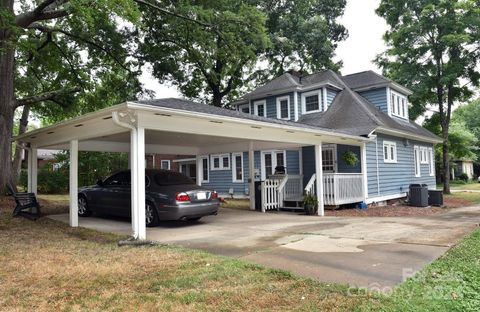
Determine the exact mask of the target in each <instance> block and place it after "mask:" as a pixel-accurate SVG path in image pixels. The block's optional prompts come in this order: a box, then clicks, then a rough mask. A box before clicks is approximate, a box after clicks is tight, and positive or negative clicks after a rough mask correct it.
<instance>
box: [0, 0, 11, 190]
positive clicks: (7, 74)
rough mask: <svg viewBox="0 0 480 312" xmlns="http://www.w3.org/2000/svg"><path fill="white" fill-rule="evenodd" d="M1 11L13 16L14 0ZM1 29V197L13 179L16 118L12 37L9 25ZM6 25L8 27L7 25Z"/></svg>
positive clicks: (5, 2) (2, 5)
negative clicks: (14, 125) (12, 142)
mask: <svg viewBox="0 0 480 312" xmlns="http://www.w3.org/2000/svg"><path fill="white" fill-rule="evenodd" d="M0 9H1V10H6V11H8V12H10V13H12V14H13V0H2V2H1V5H0ZM2 24H3V26H2V28H0V77H1V79H0V195H3V194H4V192H5V185H6V183H7V181H10V179H11V178H12V158H11V150H12V144H11V142H10V139H11V137H12V131H13V116H14V111H15V109H14V106H13V102H14V96H15V95H14V89H13V81H14V61H15V58H14V57H15V51H14V49H13V48H12V45H13V43H12V42H11V39H12V35H11V32H10V29H9V28H8V27H9V25H8V23H2ZM5 24H6V25H5Z"/></svg>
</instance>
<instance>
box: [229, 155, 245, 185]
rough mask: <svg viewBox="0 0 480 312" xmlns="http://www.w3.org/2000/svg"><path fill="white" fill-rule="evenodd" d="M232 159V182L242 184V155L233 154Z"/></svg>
mask: <svg viewBox="0 0 480 312" xmlns="http://www.w3.org/2000/svg"><path fill="white" fill-rule="evenodd" d="M232 159H233V160H232V177H233V179H232V181H233V182H243V154H242V153H236V154H233V155H232Z"/></svg>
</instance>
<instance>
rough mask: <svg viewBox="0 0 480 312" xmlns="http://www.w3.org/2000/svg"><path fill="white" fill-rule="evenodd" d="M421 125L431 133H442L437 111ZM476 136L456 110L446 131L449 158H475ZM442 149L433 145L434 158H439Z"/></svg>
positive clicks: (476, 150) (442, 177) (442, 178)
mask: <svg viewBox="0 0 480 312" xmlns="http://www.w3.org/2000/svg"><path fill="white" fill-rule="evenodd" d="M423 126H424V127H425V128H426V129H428V130H430V131H431V132H432V133H435V134H437V135H442V127H441V123H440V115H439V114H438V113H435V114H433V115H432V116H431V117H430V118H428V119H426V120H425V122H424V124H423ZM477 138H478V137H477V136H476V135H475V133H474V132H472V131H471V130H470V129H469V127H468V126H467V124H466V122H465V121H464V120H462V119H461V118H459V117H458V115H457V111H455V112H454V113H453V116H452V121H451V123H450V128H449V131H448V150H449V154H450V160H461V159H468V160H473V161H474V160H476V159H477V152H478V148H477V146H478V143H479V140H478V139H477ZM442 149H443V147H442V146H436V147H435V159H441V156H442ZM436 167H439V166H436ZM437 172H438V171H437ZM444 174H445V173H442V176H441V180H442V181H444V179H445V176H444ZM449 176H450V174H449Z"/></svg>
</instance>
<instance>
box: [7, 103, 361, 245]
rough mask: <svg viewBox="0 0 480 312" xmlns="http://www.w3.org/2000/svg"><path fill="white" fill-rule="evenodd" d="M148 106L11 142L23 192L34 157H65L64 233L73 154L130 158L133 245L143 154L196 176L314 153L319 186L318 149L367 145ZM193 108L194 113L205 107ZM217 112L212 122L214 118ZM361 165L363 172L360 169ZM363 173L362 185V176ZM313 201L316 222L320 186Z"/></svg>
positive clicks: (74, 184) (74, 217)
mask: <svg viewBox="0 0 480 312" xmlns="http://www.w3.org/2000/svg"><path fill="white" fill-rule="evenodd" d="M177 101H180V100H177ZM147 103H148V102H143V103H137V102H126V103H123V104H119V105H116V106H112V107H109V108H106V109H102V110H99V111H96V112H93V113H89V114H86V115H83V116H80V117H77V118H74V119H71V120H68V121H65V122H61V123H58V124H55V125H52V126H49V127H45V128H41V129H37V130H34V131H31V132H28V133H25V134H23V135H21V136H18V137H16V138H15V140H16V141H18V142H20V143H21V144H24V146H25V147H26V148H28V149H30V152H29V154H28V155H29V160H28V177H29V178H28V188H29V191H31V192H35V193H36V191H37V166H36V164H37V160H36V151H37V149H38V148H42V149H56V150H59V149H63V150H70V226H72V227H76V226H78V212H77V210H78V207H77V196H78V195H77V189H78V151H79V150H80V151H104V152H129V153H130V167H131V183H132V185H131V194H132V196H131V201H132V232H133V237H134V238H136V239H146V228H145V209H144V208H145V206H144V205H145V180H144V178H139V177H143V176H144V175H145V153H165V154H183V155H197V168H200V166H198V161H200V156H201V155H207V154H212V153H219V152H222V153H223V152H225V153H228V152H239V151H247V150H248V151H249V160H251V159H253V155H254V151H255V150H265V149H286V148H295V147H301V146H310V145H313V146H315V159H316V176H317V177H318V181H322V166H321V164H322V159H321V158H322V153H321V149H322V142H330V143H339V144H350V145H357V146H360V147H361V148H362V149H363V150H365V143H366V142H368V139H367V138H362V137H358V136H351V135H346V134H341V133H335V132H331V131H328V130H325V129H320V128H316V127H309V126H304V125H300V124H295V123H293V122H279V121H278V122H277V121H269V120H268V119H266V118H259V117H256V116H255V118H253V116H252V118H250V117H249V116H248V115H243V114H241V113H237V112H232V111H227V110H224V109H219V108H214V109H215V110H214V112H205V111H204V110H202V109H199V110H196V111H191V110H187V109H185V107H179V108H176V107H171V106H162V104H161V103H162V100H155V104H147ZM190 103H192V102H190ZM194 104H195V103H194ZM195 105H197V106H198V108H201V107H203V106H204V105H202V104H195ZM195 105H194V106H195ZM197 106H195V107H197ZM217 111H218V112H219V113H218V114H217V113H215V112H217ZM223 112H225V114H224V113H223ZM363 163H364V162H362V167H364V166H365V165H364V164H363ZM248 170H249V177H250V179H249V190H250V207H251V208H252V209H254V208H255V207H254V206H255V202H254V194H255V187H254V180H253V179H252V178H251V177H253V176H254V162H253V161H249V168H248ZM363 172H365V174H364V182H365V183H366V171H365V170H364V171H363ZM198 180H199V181H200V179H198ZM316 194H317V197H318V199H319V209H318V211H319V215H323V213H324V205H323V187H322V185H321V183H316Z"/></svg>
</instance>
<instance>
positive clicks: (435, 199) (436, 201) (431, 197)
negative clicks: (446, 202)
mask: <svg viewBox="0 0 480 312" xmlns="http://www.w3.org/2000/svg"><path fill="white" fill-rule="evenodd" d="M428 204H429V205H432V206H442V205H443V191H441V190H429V191H428Z"/></svg>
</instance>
